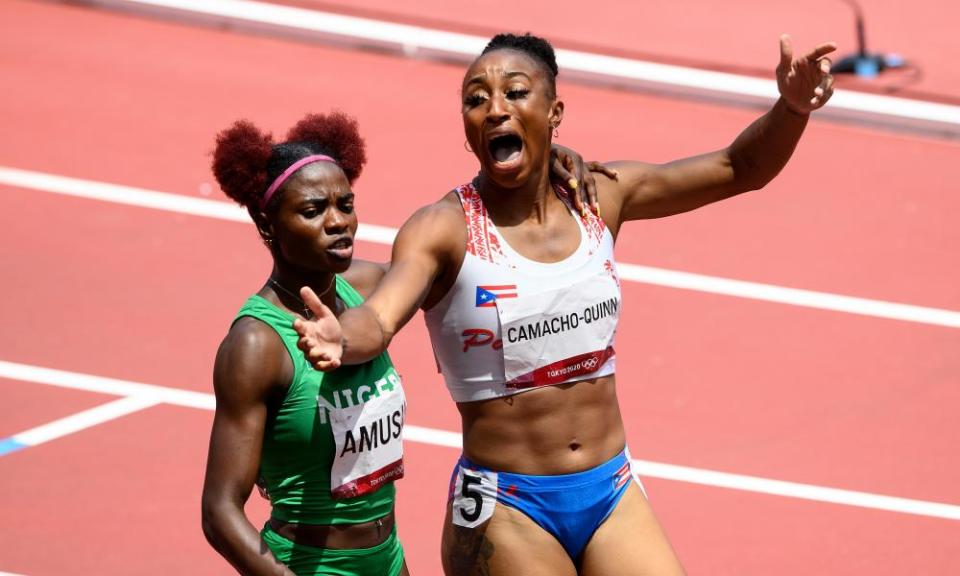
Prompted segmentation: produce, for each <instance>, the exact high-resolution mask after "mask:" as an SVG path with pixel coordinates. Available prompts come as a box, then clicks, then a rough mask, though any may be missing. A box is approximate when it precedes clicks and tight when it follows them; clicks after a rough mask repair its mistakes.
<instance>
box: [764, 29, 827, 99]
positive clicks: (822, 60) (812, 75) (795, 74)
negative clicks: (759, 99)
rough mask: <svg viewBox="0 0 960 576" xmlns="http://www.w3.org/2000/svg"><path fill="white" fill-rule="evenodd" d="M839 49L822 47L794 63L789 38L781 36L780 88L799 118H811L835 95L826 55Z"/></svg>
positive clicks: (778, 73) (824, 45)
mask: <svg viewBox="0 0 960 576" xmlns="http://www.w3.org/2000/svg"><path fill="white" fill-rule="evenodd" d="M836 49H837V45H836V44H834V43H833V42H826V43H824V44H820V45H819V46H817V47H816V48H814V49H813V50H811V51H810V53H809V54H807V55H805V56H803V57H801V58H797V59H794V57H793V46H792V45H791V42H790V36H788V35H787V34H784V35H782V36H780V64H778V65H777V88H778V89H779V90H780V95H781V96H782V97H783V99H784V101H785V102H786V104H787V106H789V107H790V109H791V110H793V111H794V112H796V113H798V114H809V113H810V112H812V111H814V110H816V109H817V108H820V107H821V106H823V105H824V104H826V103H827V100H829V99H830V96H832V95H833V76H831V75H830V64H831V62H830V59H829V58H827V54H829V53H831V52H833V51H834V50H836Z"/></svg>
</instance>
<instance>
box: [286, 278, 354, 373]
mask: <svg viewBox="0 0 960 576" xmlns="http://www.w3.org/2000/svg"><path fill="white" fill-rule="evenodd" d="M300 297H301V298H303V303H304V304H306V305H307V306H308V307H309V308H310V310H311V311H312V312H313V319H312V320H306V319H303V318H296V319H295V320H294V321H293V328H294V330H296V331H297V334H299V335H300V340H298V341H297V347H298V348H300V350H302V351H303V355H304V356H305V357H306V359H307V362H310V364H312V365H313V367H314V368H316V369H317V370H320V371H321V372H329V371H331V370H336V369H337V368H339V367H340V358H341V357H342V356H343V332H342V330H341V329H340V321H339V320H337V316H336V314H334V313H333V311H332V310H330V309H329V308H327V306H326V305H325V304H324V303H323V302H321V301H320V298H319V297H318V296H317V294H316V293H315V292H314V291H313V289H311V288H310V287H309V286H304V287H303V288H301V289H300Z"/></svg>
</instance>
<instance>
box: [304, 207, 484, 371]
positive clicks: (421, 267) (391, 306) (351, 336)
mask: <svg viewBox="0 0 960 576" xmlns="http://www.w3.org/2000/svg"><path fill="white" fill-rule="evenodd" d="M454 202H456V201H455V200H454ZM464 234H465V232H464V229H463V213H462V211H460V207H459V205H458V204H453V203H451V202H450V201H448V200H447V199H444V200H441V201H440V202H437V203H436V204H432V205H430V206H427V207H425V208H421V209H420V210H418V211H417V212H416V213H415V214H414V215H413V216H411V217H410V219H409V220H408V221H407V222H406V223H405V224H404V225H403V226H402V227H401V228H400V232H399V233H398V234H397V239H396V240H395V241H394V243H393V256H392V261H391V264H390V269H389V271H387V273H386V274H385V275H384V276H383V279H382V280H381V281H380V284H379V285H378V286H377V288H376V290H374V292H373V294H372V295H371V296H370V298H369V299H368V300H367V301H366V302H364V303H363V305H361V306H357V307H356V308H351V309H349V310H346V311H344V312H343V314H341V315H340V317H339V318H337V317H336V316H335V315H334V314H333V312H332V311H330V309H328V308H327V307H326V306H324V305H323V303H321V302H320V299H319V298H317V297H316V294H314V293H313V291H312V290H311V289H310V288H307V287H305V288H303V289H302V290H301V292H300V294H301V296H302V297H303V300H304V302H305V303H306V304H307V305H308V306H309V307H310V308H311V310H313V313H314V315H315V318H314V319H313V320H301V319H297V320H295V321H294V328H295V329H296V330H297V332H298V333H299V334H300V341H299V343H298V346H299V347H300V349H301V350H303V352H304V355H305V356H306V358H307V360H309V361H310V362H311V363H312V364H313V365H314V367H315V368H317V369H318V370H323V371H328V370H333V369H335V368H337V367H339V366H340V365H341V364H360V363H363V362H366V361H367V360H370V359H371V358H374V357H376V356H377V355H379V354H380V353H381V352H383V351H384V350H386V349H387V346H388V345H389V344H390V341H391V340H392V339H393V336H394V335H395V334H396V333H397V332H398V331H399V330H400V328H402V327H403V326H404V325H405V324H406V323H407V322H408V321H409V320H410V318H412V317H413V315H414V314H415V313H416V311H417V309H419V308H420V306H421V304H423V302H424V300H425V299H426V298H427V295H428V294H429V293H430V290H431V288H432V287H433V284H434V281H435V280H436V279H437V278H438V277H439V276H440V275H441V274H442V273H443V272H444V271H445V270H447V268H448V267H449V264H450V260H451V256H452V254H453V253H455V252H456V247H457V246H462V245H463V243H464V241H465V240H464ZM458 243H459V244H458Z"/></svg>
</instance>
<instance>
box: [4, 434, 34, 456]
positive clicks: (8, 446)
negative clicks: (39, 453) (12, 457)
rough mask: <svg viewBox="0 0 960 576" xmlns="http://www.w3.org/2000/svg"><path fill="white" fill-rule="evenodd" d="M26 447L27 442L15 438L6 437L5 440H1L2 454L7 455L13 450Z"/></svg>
mask: <svg viewBox="0 0 960 576" xmlns="http://www.w3.org/2000/svg"><path fill="white" fill-rule="evenodd" d="M26 447H27V445H26V444H24V443H22V442H17V441H16V440H14V439H13V438H4V439H3V440H0V456H6V455H7V454H10V453H11V452H16V451H17V450H20V449H21V448H26Z"/></svg>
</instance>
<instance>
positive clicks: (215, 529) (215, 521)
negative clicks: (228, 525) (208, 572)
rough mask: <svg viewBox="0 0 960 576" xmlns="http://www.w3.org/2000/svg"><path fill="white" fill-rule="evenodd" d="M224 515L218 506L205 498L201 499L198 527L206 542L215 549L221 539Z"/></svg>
mask: <svg viewBox="0 0 960 576" xmlns="http://www.w3.org/2000/svg"><path fill="white" fill-rule="evenodd" d="M224 516H225V515H224V514H223V512H222V511H221V510H220V508H219V507H218V506H216V505H215V504H214V503H212V502H210V501H209V500H207V499H206V498H204V499H203V501H202V503H201V505H200V527H201V528H202V529H203V536H204V537H205V538H206V539H207V542H209V543H210V545H211V546H213V547H214V548H215V549H217V550H219V549H220V543H221V542H222V541H223V522H224Z"/></svg>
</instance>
